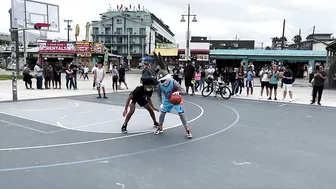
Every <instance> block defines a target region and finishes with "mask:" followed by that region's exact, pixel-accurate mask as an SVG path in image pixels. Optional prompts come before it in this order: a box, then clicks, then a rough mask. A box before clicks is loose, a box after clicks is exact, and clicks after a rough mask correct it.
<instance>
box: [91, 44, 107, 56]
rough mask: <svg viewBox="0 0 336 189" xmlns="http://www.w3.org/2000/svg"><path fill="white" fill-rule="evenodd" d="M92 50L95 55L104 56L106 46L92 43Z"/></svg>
mask: <svg viewBox="0 0 336 189" xmlns="http://www.w3.org/2000/svg"><path fill="white" fill-rule="evenodd" d="M90 48H91V52H92V53H94V54H104V45H103V44H101V43H91V44H90Z"/></svg>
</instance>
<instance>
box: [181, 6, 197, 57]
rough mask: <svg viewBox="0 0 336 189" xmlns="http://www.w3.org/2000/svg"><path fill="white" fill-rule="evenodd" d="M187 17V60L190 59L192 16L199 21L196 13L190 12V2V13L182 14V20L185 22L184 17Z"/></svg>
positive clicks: (195, 20) (194, 20) (193, 20)
mask: <svg viewBox="0 0 336 189" xmlns="http://www.w3.org/2000/svg"><path fill="white" fill-rule="evenodd" d="M185 16H186V17H187V20H188V21H187V22H188V23H187V24H188V27H187V43H186V59H187V60H190V17H192V16H193V17H194V18H193V19H192V22H197V19H196V14H190V4H188V14H186V15H185V14H182V18H181V22H185V21H186V20H185V18H184V17H185Z"/></svg>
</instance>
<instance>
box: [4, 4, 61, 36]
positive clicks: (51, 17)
mask: <svg viewBox="0 0 336 189" xmlns="http://www.w3.org/2000/svg"><path fill="white" fill-rule="evenodd" d="M11 1H12V27H13V28H30V29H34V25H35V24H36V23H48V24H50V27H49V28H42V29H41V30H45V31H48V32H60V20H59V6H58V5H53V4H49V3H43V2H38V1H33V0H11Z"/></svg>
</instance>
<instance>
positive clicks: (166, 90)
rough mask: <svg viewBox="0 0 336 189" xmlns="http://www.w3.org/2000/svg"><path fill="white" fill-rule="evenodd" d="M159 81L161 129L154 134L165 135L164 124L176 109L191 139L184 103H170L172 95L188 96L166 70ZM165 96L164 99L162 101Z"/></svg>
mask: <svg viewBox="0 0 336 189" xmlns="http://www.w3.org/2000/svg"><path fill="white" fill-rule="evenodd" d="M158 77H159V78H158V80H159V87H158V90H157V92H158V97H159V102H160V104H161V105H160V117H159V127H158V128H157V130H156V131H155V132H154V134H160V133H163V122H164V119H165V116H166V113H170V112H171V110H172V109H174V110H175V111H176V112H177V113H178V115H179V117H180V119H181V122H182V124H183V126H184V128H185V131H186V134H187V138H188V139H191V138H192V135H191V132H190V127H189V126H188V122H187V119H186V117H185V115H184V104H183V101H181V103H180V104H177V105H175V104H172V103H170V102H169V98H170V97H171V95H180V94H186V92H185V90H184V89H183V88H182V87H181V85H180V84H179V83H178V82H177V81H175V80H174V79H173V77H172V76H171V75H170V74H168V72H167V71H166V70H163V69H161V70H160V71H159V74H158ZM162 94H163V99H162Z"/></svg>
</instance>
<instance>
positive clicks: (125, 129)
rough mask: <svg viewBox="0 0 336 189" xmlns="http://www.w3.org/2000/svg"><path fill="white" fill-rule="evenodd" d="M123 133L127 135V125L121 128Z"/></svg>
mask: <svg viewBox="0 0 336 189" xmlns="http://www.w3.org/2000/svg"><path fill="white" fill-rule="evenodd" d="M121 132H122V133H124V134H127V126H126V125H123V126H122V127H121Z"/></svg>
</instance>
